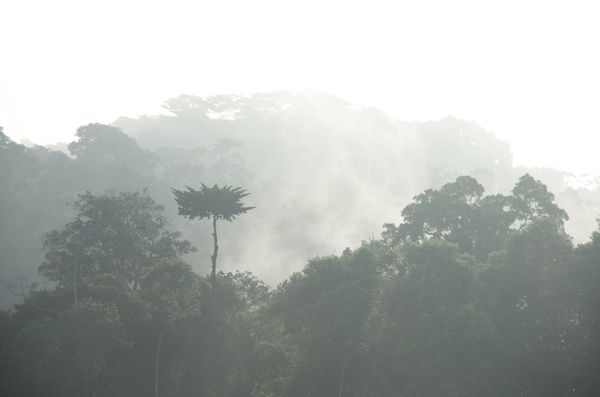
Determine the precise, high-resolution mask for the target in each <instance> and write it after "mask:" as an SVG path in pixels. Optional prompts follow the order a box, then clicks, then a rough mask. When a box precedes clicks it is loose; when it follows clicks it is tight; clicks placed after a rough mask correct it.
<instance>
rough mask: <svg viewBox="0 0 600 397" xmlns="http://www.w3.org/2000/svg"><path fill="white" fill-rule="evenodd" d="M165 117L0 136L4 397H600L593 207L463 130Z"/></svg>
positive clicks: (252, 104) (446, 125) (253, 104)
mask: <svg viewBox="0 0 600 397" xmlns="http://www.w3.org/2000/svg"><path fill="white" fill-rule="evenodd" d="M167 108H168V110H169V112H170V113H169V114H167V115H162V116H145V117H142V118H140V119H137V120H133V119H122V120H119V121H117V122H116V123H115V124H114V125H103V124H89V125H86V126H82V127H81V128H80V129H78V131H77V140H75V141H74V142H72V143H70V144H69V145H68V155H67V154H65V153H63V152H60V151H56V150H52V149H47V148H42V147H33V148H27V147H25V146H23V145H19V144H16V143H15V142H13V141H11V140H10V139H9V138H8V137H7V136H6V135H4V134H3V133H2V131H0V163H1V164H0V179H1V181H2V183H1V184H0V198H1V201H0V206H1V208H0V233H1V234H0V260H1V263H0V265H1V267H0V271H1V272H2V273H1V276H2V280H3V282H4V284H5V288H4V296H6V299H5V300H4V302H3V303H6V302H10V303H15V304H14V306H12V307H7V309H6V310H4V311H2V312H0V360H1V364H0V395H6V396H31V397H34V396H123V397H125V396H173V397H175V396H256V397H259V396H265V397H266V396H303V397H304V396H313V397H314V396H340V397H341V396H432V397H433V396H441V395H448V396H482V395H486V396H507V397H508V396H597V395H600V378H599V377H598V373H600V293H599V292H598V287H597V286H598V285H600V229H599V227H598V226H595V227H593V228H591V229H590V230H588V231H587V233H588V235H589V236H588V237H587V238H585V237H583V238H582V237H581V234H582V230H584V229H585V227H586V226H585V225H593V224H594V222H595V219H596V217H597V216H598V215H599V214H600V211H597V212H595V211H596V209H597V207H596V199H595V197H596V195H597V191H594V190H586V189H576V188H572V187H569V186H568V185H567V184H566V182H565V177H568V175H565V174H562V173H560V172H558V171H553V170H526V169H523V168H519V167H514V166H513V165H512V161H511V158H510V152H509V149H508V147H507V145H505V144H504V143H502V142H499V141H497V140H495V138H493V135H491V134H489V133H487V132H486V131H485V130H483V129H481V128H480V127H478V126H476V125H475V124H473V123H470V122H465V121H461V120H457V119H446V120H442V121H440V122H428V123H420V124H414V125H408V124H403V123H397V122H393V121H391V120H389V119H388V118H386V117H385V116H384V115H382V114H380V113H378V112H377V111H375V110H372V109H357V108H355V107H352V106H351V105H349V104H347V103H345V102H343V101H339V100H338V99H336V98H331V97H315V96H306V95H300V94H289V93H284V94H281V93H279V94H269V95H266V94H265V95H258V96H255V97H252V98H245V97H226V96H223V97H212V98H208V99H202V98H197V97H189V96H182V97H179V98H176V99H173V100H171V101H169V102H167ZM123 131H125V132H127V133H128V134H129V135H127V134H125V133H124V132H123ZM323 131H331V133H330V134H325V135H322V134H323ZM244 134H246V135H244ZM169 139H171V141H169ZM369 141H372V142H373V144H372V145H367V144H366V143H367V142H369ZM138 142H139V143H138ZM161 142H163V143H161ZM177 146H179V147H177ZM310 148H314V151H310V150H309V149H310ZM275 149H277V151H275ZM375 153H379V154H378V156H375V155H374V154H375ZM304 154H306V156H305V157H303V155H304ZM543 177H545V178H546V179H545V181H546V182H544V181H542V179H544V178H543ZM202 183H206V184H202ZM217 183H218V184H219V185H220V186H221V188H219V187H218V186H217ZM186 186H187V187H186ZM211 186H212V187H211ZM238 186H241V187H238ZM242 188H243V189H242ZM553 188H557V189H558V190H559V191H560V194H557V195H556V196H555V194H554V193H553V190H554V189H553ZM196 189H198V190H196ZM244 189H247V190H244ZM213 194H214V195H217V196H213ZM223 194H229V196H228V197H230V198H231V200H230V201H227V200H225V201H223V200H219V199H215V197H218V198H223V197H225V196H223ZM239 200H243V203H242V202H240V201H239ZM223 202H230V204H231V205H230V206H229V208H223V206H218V205H216V204H215V203H223ZM563 203H564V204H566V205H563ZM253 207H256V208H253ZM207 208H208V209H207ZM567 210H568V211H567ZM578 210H579V211H578ZM219 211H221V212H219ZM246 212H247V213H246ZM215 214H218V215H215ZM241 214H243V215H241ZM238 215H241V216H239V219H235V220H234V218H237V216H238ZM186 217H187V218H190V219H191V220H185V219H184V218H186ZM203 219H207V220H204V221H202V220H203ZM573 219H575V221H576V222H575V223H574V222H573ZM584 219H585V220H584ZM217 221H219V228H220V229H219V233H220V234H219V250H218V260H219V262H218V266H217V239H216V230H217V229H216V225H217ZM227 221H232V222H227ZM328 222H329V223H328ZM373 225H379V226H378V229H377V231H376V233H375V232H374V231H373V230H372V227H373ZM381 225H383V227H382V226H381ZM569 225H571V226H569ZM582 225H583V226H582ZM569 227H571V228H572V230H576V231H577V233H578V234H579V236H578V238H577V241H575V240H574V239H573V238H572V237H571V236H570V233H568V230H569ZM213 228H214V229H213ZM590 232H591V233H590ZM211 233H213V234H212V236H211ZM357 233H362V236H361V239H362V240H363V241H362V243H361V242H357V243H356V244H352V242H353V241H354V239H355V238H356V234H357ZM342 243H348V244H347V246H349V247H348V248H345V246H340V244H342ZM213 247H214V248H213ZM274 247H275V248H276V251H277V252H276V253H273V254H269V251H270V250H271V249H275V248H274ZM344 248H345V249H344ZM213 249H214V251H213ZM319 250H323V251H324V252H321V253H319V252H318V251H319ZM336 250H337V251H336ZM210 252H213V256H214V259H212V258H211V257H210ZM254 254H255V257H253V255H254ZM301 255H304V258H305V259H304V260H305V265H304V266H303V267H302V268H300V269H299V268H298V267H297V263H296V261H297V259H298V257H299V256H301ZM309 258H312V259H309ZM211 259H212V269H213V271H214V275H213V274H207V270H208V269H209V268H210V267H211ZM269 269H272V271H273V273H276V275H275V276H273V275H272V274H271V275H266V274H267V273H268V272H269ZM32 282H33V284H32ZM4 306H7V305H6V304H5V305H4Z"/></svg>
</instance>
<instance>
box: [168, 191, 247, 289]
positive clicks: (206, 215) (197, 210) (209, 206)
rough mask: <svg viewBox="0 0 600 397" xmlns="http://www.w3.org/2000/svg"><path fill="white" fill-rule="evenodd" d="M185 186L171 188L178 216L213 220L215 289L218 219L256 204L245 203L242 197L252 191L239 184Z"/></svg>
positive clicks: (236, 214) (212, 258)
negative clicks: (195, 187) (197, 188)
mask: <svg viewBox="0 0 600 397" xmlns="http://www.w3.org/2000/svg"><path fill="white" fill-rule="evenodd" d="M185 188H186V190H176V189H172V191H173V194H174V195H175V201H176V202H177V206H178V209H179V215H182V216H184V217H186V218H188V219H212V225H213V233H212V235H213V243H214V245H213V254H212V256H211V258H210V259H211V262H212V273H211V281H212V288H213V290H214V288H215V284H216V280H217V253H218V252H219V244H218V238H217V221H218V220H219V219H224V220H226V221H232V220H234V219H235V218H237V217H238V216H240V215H242V214H245V213H246V212H248V211H250V210H251V209H253V208H254V207H246V206H245V205H244V204H243V203H242V201H241V200H242V199H243V198H244V197H246V196H248V195H249V194H250V193H248V192H246V190H244V189H242V188H240V187H235V188H234V187H232V186H228V185H225V186H223V187H219V186H218V185H216V184H215V185H214V186H213V187H208V186H206V185H205V184H203V183H202V184H201V186H200V189H199V190H196V189H193V188H191V187H189V186H186V187H185Z"/></svg>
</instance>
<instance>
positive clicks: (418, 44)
mask: <svg viewBox="0 0 600 397" xmlns="http://www.w3.org/2000/svg"><path fill="white" fill-rule="evenodd" d="M598 17H599V13H598V5H597V2H593V1H569V2H566V1H503V2H486V1H452V2H447V1H418V2H417V1H415V2H397V1H395V2H378V1H369V2H352V1H328V2H324V1H301V2H300V1H297V2H288V1H261V0H258V1H251V2H250V1H226V0H225V1H210V2H204V1H181V0H172V1H168V2H167V1H116V0H106V1H85V0H83V1H82V0H77V1H74V0H73V1H69V0H56V1H53V2H47V1H30V0H14V1H13V0H0V54H1V55H0V56H1V61H0V120H1V124H2V125H3V126H4V127H5V132H6V133H7V134H8V135H9V136H10V137H11V138H13V139H15V140H16V141H20V140H21V139H23V138H27V139H29V140H31V141H33V142H36V143H40V144H48V143H54V142H57V141H71V140H72V135H73V133H74V132H75V129H76V128H77V127H78V126H80V125H83V124H86V123H88V122H91V121H99V122H105V123H109V122H112V121H114V120H115V119H116V118H117V117H119V116H123V115H128V116H136V115H139V114H142V113H155V112H157V111H158V110H159V109H160V105H161V103H162V102H163V101H164V100H165V99H166V98H171V97H174V96H177V95H179V94H181V93H190V94H195V95H201V96H207V95H213V94H227V93H235V94H252V93H254V92H264V91H273V90H310V91H319V92H327V93H331V94H334V95H337V96H339V97H342V98H344V99H347V100H349V101H351V102H352V103H355V104H358V105H364V106H374V107H377V108H379V109H382V110H383V111H384V112H386V113H387V114H389V115H390V116H391V117H393V118H397V119H401V120H407V121H410V120H421V121H422V120H431V119H440V118H443V117H445V116H448V115H452V116H456V117H459V118H466V119H471V120H476V121H477V122H478V123H479V124H481V125H483V126H485V127H486V128H487V129H489V130H491V131H493V132H495V133H496V134H497V136H499V137H500V138H503V139H506V140H508V141H510V143H511V145H512V151H513V154H514V159H515V163H516V164H523V165H528V166H552V167H556V168H559V169H562V170H566V171H571V172H576V173H600V162H599V161H597V154H596V152H597V146H598V139H599V138H598V135H599V132H600V121H599V120H598V118H597V117H596V111H597V109H598V108H599V105H600V96H599V95H598V92H600V77H599V74H598V72H597V71H598V70H600V60H599V56H598V51H597V50H596V47H597V38H598V37H600V25H598V23H597V21H598ZM542 139H543V144H542V145H541V146H539V145H540V142H541V140H542ZM534 145H537V146H536V147H537V149H536V150H531V148H533V147H534Z"/></svg>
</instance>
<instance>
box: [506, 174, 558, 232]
mask: <svg viewBox="0 0 600 397" xmlns="http://www.w3.org/2000/svg"><path fill="white" fill-rule="evenodd" d="M512 194H513V204H512V208H511V209H512V211H513V212H514V215H515V218H516V220H517V221H519V222H520V225H519V230H522V229H523V228H524V227H525V226H527V225H529V224H530V223H532V221H533V220H535V219H540V218H549V219H551V220H553V221H554V222H555V223H556V224H558V225H559V226H562V225H563V224H564V222H565V221H568V220H569V216H568V215H567V213H566V212H565V210H563V209H562V208H560V207H559V206H558V205H556V203H554V194H552V193H550V192H549V191H548V188H547V187H546V185H544V184H543V183H542V182H540V181H538V180H537V179H535V178H533V177H532V176H531V175H529V174H525V175H523V176H522V177H521V178H519V181H518V182H517V184H516V185H515V187H514V188H513V190H512Z"/></svg>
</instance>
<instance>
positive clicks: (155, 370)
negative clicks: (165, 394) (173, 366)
mask: <svg viewBox="0 0 600 397" xmlns="http://www.w3.org/2000/svg"><path fill="white" fill-rule="evenodd" d="M164 335H165V329H164V328H163V329H162V331H160V336H159V337H158V342H156V360H155V361H154V397H158V370H159V368H160V347H161V346H162V341H163V336H164Z"/></svg>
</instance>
